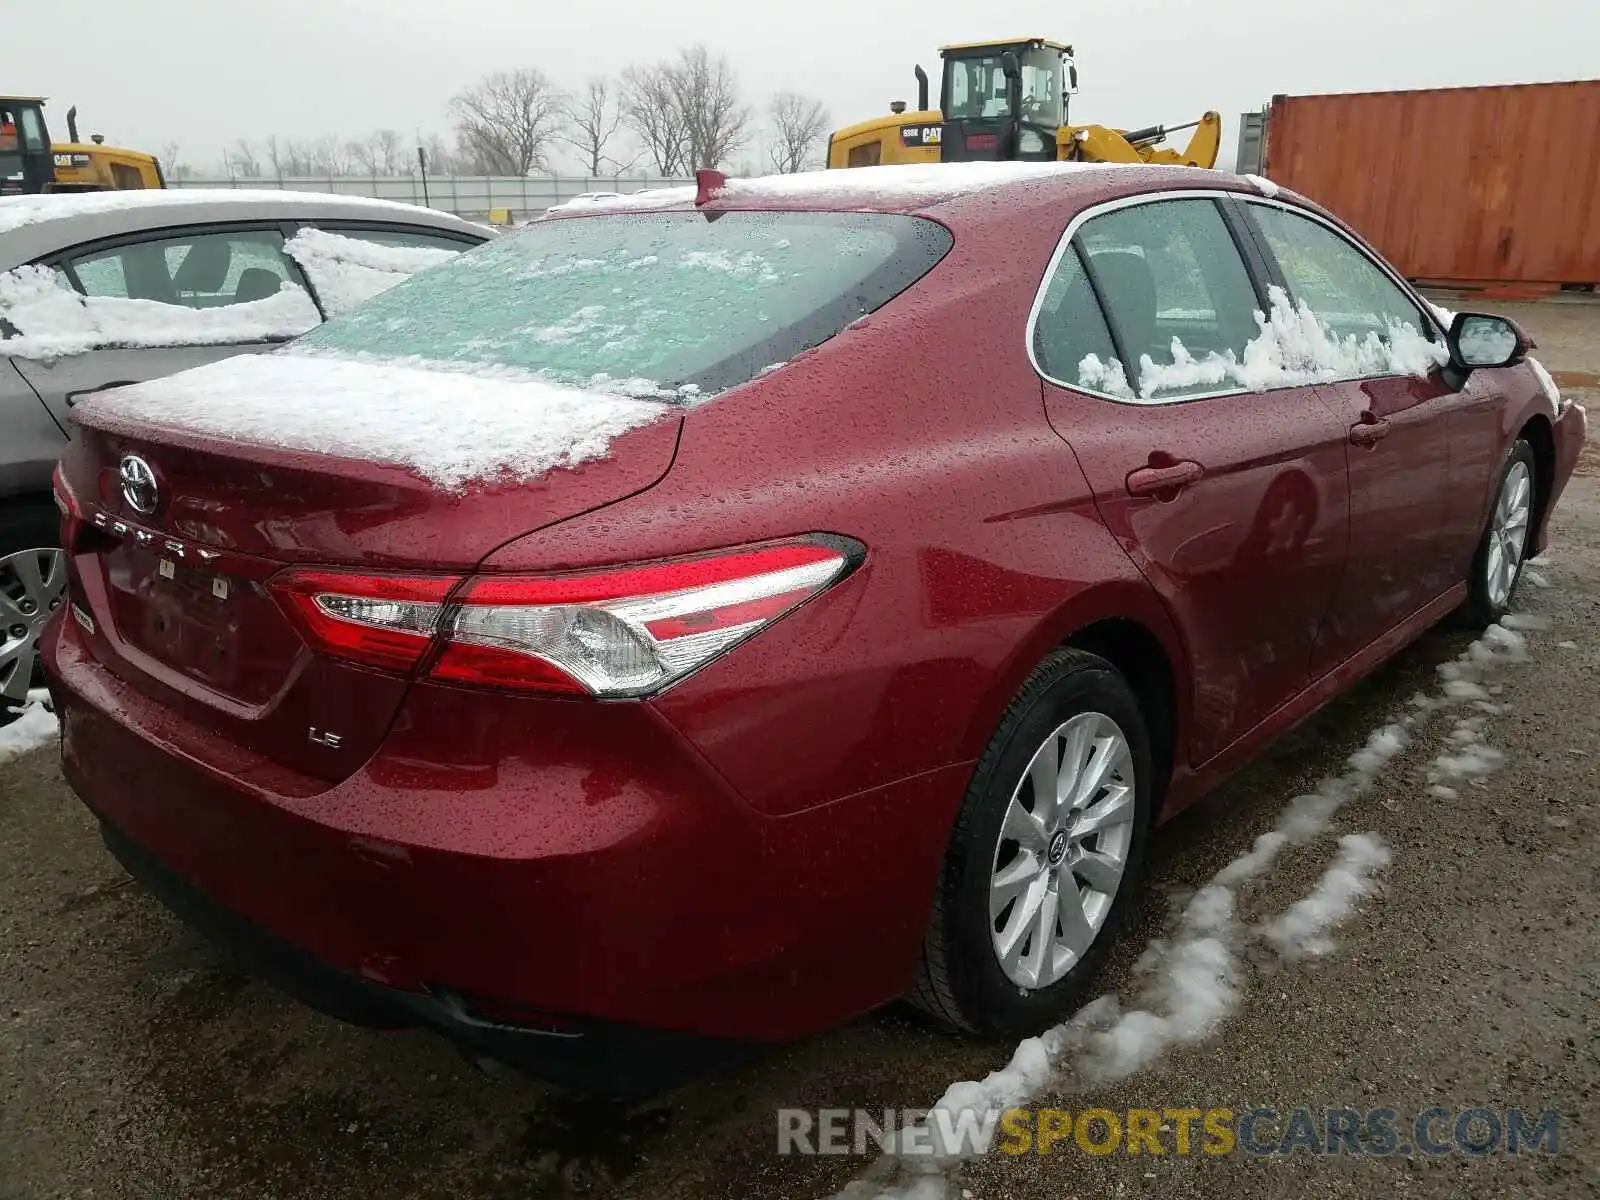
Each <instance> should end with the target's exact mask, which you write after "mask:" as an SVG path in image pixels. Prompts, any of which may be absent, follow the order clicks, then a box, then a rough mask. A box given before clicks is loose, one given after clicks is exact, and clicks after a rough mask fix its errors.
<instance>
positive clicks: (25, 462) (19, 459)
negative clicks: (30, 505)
mask: <svg viewBox="0 0 1600 1200" xmlns="http://www.w3.org/2000/svg"><path fill="white" fill-rule="evenodd" d="M16 366H17V364H16V362H15V360H6V359H0V430H4V431H5V440H4V445H5V449H4V451H3V452H0V502H3V501H5V500H8V499H10V498H12V497H14V496H30V497H43V496H47V495H48V494H49V492H50V472H51V470H52V468H54V466H55V462H56V458H57V457H58V456H59V455H60V454H61V448H62V447H63V446H65V445H66V444H67V436H66V433H65V432H64V431H63V430H62V428H61V426H60V425H59V424H57V422H56V421H55V419H54V418H53V417H52V415H51V413H50V410H49V409H47V408H46V407H45V406H44V403H43V402H42V401H41V400H40V398H39V396H38V394H37V393H36V392H35V391H34V389H33V388H32V387H30V386H29V384H28V381H27V378H26V377H25V376H24V375H23V374H22V372H21V371H19V370H17V369H16Z"/></svg>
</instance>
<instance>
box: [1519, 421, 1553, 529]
mask: <svg viewBox="0 0 1600 1200" xmlns="http://www.w3.org/2000/svg"><path fill="white" fill-rule="evenodd" d="M1517 438H1519V439H1522V440H1524V441H1526V442H1527V443H1528V445H1530V446H1532V447H1533V484H1534V497H1533V530H1532V536H1530V537H1529V539H1528V544H1529V545H1530V546H1536V545H1538V544H1539V540H1538V539H1539V535H1540V534H1541V533H1542V531H1543V530H1544V523H1545V519H1546V518H1547V517H1548V516H1549V515H1550V496H1551V493H1552V492H1553V491H1554V490H1555V482H1556V435H1555V429H1554V428H1553V427H1552V426H1551V424H1550V419H1549V418H1548V417H1547V416H1545V415H1544V413H1542V412H1535V413H1534V414H1533V415H1532V416H1530V417H1528V418H1527V419H1526V420H1525V421H1523V423H1522V427H1521V428H1520V429H1518V430H1517Z"/></svg>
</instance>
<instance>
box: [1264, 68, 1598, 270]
mask: <svg viewBox="0 0 1600 1200" xmlns="http://www.w3.org/2000/svg"><path fill="white" fill-rule="evenodd" d="M1265 174H1266V175H1267V176H1268V177H1270V178H1271V179H1272V180H1274V181H1275V182H1277V183H1281V184H1284V185H1285V186H1287V187H1290V188H1293V189H1294V190H1295V191H1297V192H1300V193H1302V194H1303V195H1306V196H1309V197H1311V198H1312V199H1313V200H1316V201H1318V202H1319V203H1321V204H1323V205H1325V206H1326V207H1328V208H1330V209H1332V210H1333V211H1334V212H1335V213H1337V214H1338V215H1339V216H1340V217H1342V218H1343V219H1344V220H1346V221H1348V222H1349V223H1350V224H1351V225H1352V226H1354V227H1355V228H1356V229H1357V230H1359V231H1360V232H1361V233H1362V234H1363V235H1364V236H1365V237H1367V238H1368V239H1369V240H1370V241H1371V242H1372V243H1373V244H1374V245H1375V246H1377V247H1378V249H1380V250H1381V251H1383V253H1384V255H1385V256H1386V257H1387V258H1388V259H1389V260H1390V261H1391V262H1393V263H1394V264H1395V265H1396V266H1397V267H1399V268H1400V270H1401V271H1403V272H1404V273H1405V274H1406V275H1408V276H1410V277H1411V278H1413V279H1417V280H1422V281H1424V282H1429V283H1443V284H1457V285H1473V284H1508V283H1509V284H1516V285H1525V286H1534V287H1541V286H1542V287H1557V286H1560V285H1563V284H1566V285H1572V284H1582V285H1591V286H1592V285H1594V284H1596V283H1600V80H1587V81H1583V82H1577V83H1530V84H1514V85H1507V86H1504V87H1477V88H1441V89H1437V90H1430V91H1412V92H1361V93H1352V94H1349V95H1328V96H1276V97H1274V98H1273V101H1272V111H1271V116H1270V118H1269V120H1268V124H1267V150H1266V168H1265Z"/></svg>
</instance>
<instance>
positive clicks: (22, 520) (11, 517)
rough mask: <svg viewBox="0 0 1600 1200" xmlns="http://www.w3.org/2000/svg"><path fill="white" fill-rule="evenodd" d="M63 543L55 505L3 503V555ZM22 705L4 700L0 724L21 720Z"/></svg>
mask: <svg viewBox="0 0 1600 1200" xmlns="http://www.w3.org/2000/svg"><path fill="white" fill-rule="evenodd" d="M59 545H61V517H60V514H59V513H57V512H56V509H55V505H53V504H49V503H45V504H34V503H27V502H23V503H17V504H4V505H0V558H5V557H6V556H7V555H8V554H15V553H16V552H17V551H18V550H32V549H43V548H46V547H50V546H59ZM31 686H33V687H43V686H44V677H43V675H42V674H41V673H40V672H39V671H38V670H37V669H35V671H34V678H33V680H32V681H31ZM18 712H19V708H18V706H15V705H13V704H11V703H10V702H9V701H7V700H4V699H0V727H3V726H6V725H9V724H11V722H12V721H14V720H16V719H17V715H18Z"/></svg>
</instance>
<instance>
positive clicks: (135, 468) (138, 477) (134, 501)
mask: <svg viewBox="0 0 1600 1200" xmlns="http://www.w3.org/2000/svg"><path fill="white" fill-rule="evenodd" d="M118 474H119V475H120V476H121V478H122V498H123V499H124V500H126V501H127V502H128V507H129V508H131V509H133V511H134V512H137V513H143V514H144V515H145V516H149V515H150V514H151V513H153V512H155V510H156V503H157V502H158V501H159V500H160V499H161V492H160V489H158V488H157V487H156V473H155V471H154V470H153V469H152V468H151V466H150V464H149V463H147V462H145V460H144V459H142V458H140V457H139V456H138V455H137V454H124V455H123V456H122V468H121V470H120V471H119V472H118Z"/></svg>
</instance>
